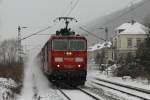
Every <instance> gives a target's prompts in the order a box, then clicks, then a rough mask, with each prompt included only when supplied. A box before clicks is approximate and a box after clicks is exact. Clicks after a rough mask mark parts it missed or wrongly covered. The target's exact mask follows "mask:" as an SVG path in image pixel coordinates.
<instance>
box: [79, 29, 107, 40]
mask: <svg viewBox="0 0 150 100" xmlns="http://www.w3.org/2000/svg"><path fill="white" fill-rule="evenodd" d="M79 28H80V29H81V30H83V31H85V32H87V33H88V34H90V35H92V36H94V37H96V38H97V39H100V40H103V41H106V39H103V38H101V37H98V36H97V35H95V34H93V33H92V32H89V31H88V30H86V29H85V28H83V27H81V26H80V27H79Z"/></svg>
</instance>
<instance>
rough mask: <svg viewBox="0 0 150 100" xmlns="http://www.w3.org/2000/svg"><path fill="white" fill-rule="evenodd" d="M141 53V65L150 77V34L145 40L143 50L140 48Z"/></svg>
mask: <svg viewBox="0 0 150 100" xmlns="http://www.w3.org/2000/svg"><path fill="white" fill-rule="evenodd" d="M139 49H140V50H138V51H141V52H140V54H139V55H138V56H139V60H140V64H141V65H143V66H144V67H145V70H146V71H147V72H148V73H149V75H150V32H149V33H148V34H147V38H146V39H145V42H144V45H143V46H142V48H139Z"/></svg>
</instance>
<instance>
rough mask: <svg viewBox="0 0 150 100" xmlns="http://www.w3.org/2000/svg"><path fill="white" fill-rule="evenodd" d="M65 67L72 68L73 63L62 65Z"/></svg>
mask: <svg viewBox="0 0 150 100" xmlns="http://www.w3.org/2000/svg"><path fill="white" fill-rule="evenodd" d="M64 67H65V68H73V67H74V66H73V65H64Z"/></svg>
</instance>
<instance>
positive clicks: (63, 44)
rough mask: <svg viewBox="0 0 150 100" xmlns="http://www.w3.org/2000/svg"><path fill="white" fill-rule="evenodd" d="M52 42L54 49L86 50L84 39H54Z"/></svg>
mask: <svg viewBox="0 0 150 100" xmlns="http://www.w3.org/2000/svg"><path fill="white" fill-rule="evenodd" d="M52 43H53V50H56V51H67V50H69V51H83V50H86V42H85V41H84V40H71V39H70V40H67V39H54V40H53V42H52Z"/></svg>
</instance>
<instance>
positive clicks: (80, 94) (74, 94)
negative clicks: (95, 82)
mask: <svg viewBox="0 0 150 100" xmlns="http://www.w3.org/2000/svg"><path fill="white" fill-rule="evenodd" d="M63 85H64V84H63ZM65 85H66V84H65ZM66 86H67V88H70V89H62V88H59V87H56V88H57V90H58V91H59V92H60V93H61V94H63V96H64V97H65V98H66V99H67V100H80V99H82V100H101V98H100V97H98V96H97V95H95V94H93V93H90V92H89V91H88V90H86V89H82V88H77V87H74V86H70V85H66Z"/></svg>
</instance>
